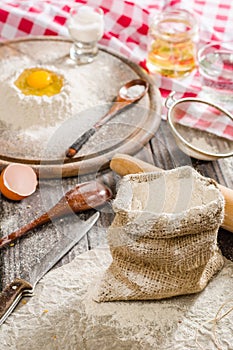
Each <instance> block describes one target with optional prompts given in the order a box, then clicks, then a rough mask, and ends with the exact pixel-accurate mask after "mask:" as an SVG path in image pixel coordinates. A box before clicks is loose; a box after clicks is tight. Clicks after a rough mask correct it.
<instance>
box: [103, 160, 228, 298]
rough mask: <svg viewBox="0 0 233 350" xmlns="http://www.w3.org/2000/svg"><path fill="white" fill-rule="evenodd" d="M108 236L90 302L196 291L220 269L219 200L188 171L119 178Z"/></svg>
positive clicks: (211, 185) (216, 191)
mask: <svg viewBox="0 0 233 350" xmlns="http://www.w3.org/2000/svg"><path fill="white" fill-rule="evenodd" d="M113 208H114V211H115V214H116V215H115V218H114V221H113V223H112V225H111V227H110V228H109V231H108V241H109V246H110V251H111V254H112V258H113V261H112V264H111V265H110V267H109V268H108V269H107V271H106V272H105V274H104V276H103V279H102V281H101V283H100V285H99V287H98V297H97V298H96V301H111V300H131V299H132V300H146V299H161V298H167V297H171V296H175V295H181V294H189V293H195V292H199V291H201V290H202V289H203V288H204V287H205V286H206V285H207V283H208V281H209V280H210V279H211V277H212V276H213V275H214V274H215V273H216V272H217V271H218V270H220V269H221V268H222V266H223V258H222V255H221V252H220V251H219V249H218V247H217V233H218V228H219V226H220V224H221V223H222V220H223V215H224V200H223V197H222V195H221V193H220V191H219V189H218V188H217V186H216V184H215V182H214V181H213V180H211V179H207V178H205V177H203V176H201V175H200V174H198V173H197V172H196V171H195V170H194V169H192V168H191V167H188V166H186V167H181V168H177V169H174V170H170V171H164V172H160V173H146V174H138V175H127V176H125V177H124V178H123V179H122V181H121V183H120V186H119V189H118V193H117V197H116V199H115V201H114V203H113Z"/></svg>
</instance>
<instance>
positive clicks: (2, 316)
mask: <svg viewBox="0 0 233 350" xmlns="http://www.w3.org/2000/svg"><path fill="white" fill-rule="evenodd" d="M32 290H33V287H32V285H31V284H30V283H28V282H27V281H25V280H23V279H20V278H16V279H15V280H14V281H13V282H11V283H10V284H8V285H7V286H6V288H5V289H4V290H3V291H2V292H1V294H0V325H1V324H3V322H4V321H5V320H6V318H7V317H8V316H9V315H10V314H11V312H12V311H13V310H14V308H15V307H16V305H17V304H18V302H19V301H20V299H21V298H22V296H23V295H24V294H26V292H27V293H29V292H30V293H31V294H32Z"/></svg>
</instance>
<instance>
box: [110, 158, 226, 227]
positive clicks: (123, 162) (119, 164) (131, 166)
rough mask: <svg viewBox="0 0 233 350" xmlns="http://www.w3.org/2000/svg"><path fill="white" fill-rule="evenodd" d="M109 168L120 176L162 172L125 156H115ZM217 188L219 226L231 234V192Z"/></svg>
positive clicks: (224, 188)
mask: <svg viewBox="0 0 233 350" xmlns="http://www.w3.org/2000/svg"><path fill="white" fill-rule="evenodd" d="M110 168H111V169H112V170H113V171H115V172H116V173H117V174H119V175H121V176H124V175H127V174H137V173H143V172H147V171H148V172H149V171H162V170H163V169H161V168H157V167H156V166H154V165H152V164H149V163H147V162H144V161H142V160H140V159H137V158H134V157H132V156H129V155H126V154H116V155H115V156H114V157H113V158H112V160H111V162H110ZM218 187H219V189H220V191H221V192H222V195H223V197H224V199H225V211H224V221H223V223H222V225H221V226H222V227H223V228H224V229H225V230H228V231H230V232H233V190H232V189H230V188H227V187H225V186H222V185H219V184H218Z"/></svg>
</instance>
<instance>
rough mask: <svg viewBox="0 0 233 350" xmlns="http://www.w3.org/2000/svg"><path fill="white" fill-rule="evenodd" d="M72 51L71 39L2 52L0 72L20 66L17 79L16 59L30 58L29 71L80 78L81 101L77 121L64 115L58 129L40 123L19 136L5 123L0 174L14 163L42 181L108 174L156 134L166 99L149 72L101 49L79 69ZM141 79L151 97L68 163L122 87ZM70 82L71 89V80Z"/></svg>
mask: <svg viewBox="0 0 233 350" xmlns="http://www.w3.org/2000/svg"><path fill="white" fill-rule="evenodd" d="M70 46H71V41H70V40H69V39H65V38H60V37H29V38H23V39H22V38H21V39H17V40H13V41H8V42H6V43H4V44H2V45H1V46H0V71H2V69H3V63H4V64H6V60H8V61H9V62H14V60H15V62H16V64H15V66H14V70H15V71H14V74H17V59H18V58H19V59H20V58H22V59H25V57H27V59H28V60H29V63H28V65H29V66H30V67H37V66H41V67H55V68H56V70H58V71H59V70H61V71H62V72H64V75H65V78H67V77H69V76H70V75H71V74H72V75H76V76H77V79H76V80H75V85H72V87H71V89H73V90H74V89H75V92H76V94H78V96H80V98H77V101H76V102H75V106H76V107H75V108H76V113H75V115H64V120H62V121H59V124H56V127H55V128H54V127H53V128H48V127H46V125H43V123H42V124H41V123H39V124H38V126H35V127H34V128H33V130H31V129H26V128H22V129H20V130H14V128H13V127H12V128H11V127H9V126H8V125H6V124H4V122H0V135H1V137H0V168H4V167H5V166H6V165H7V164H9V163H11V162H17V163H26V164H29V165H31V166H32V167H33V168H34V169H35V170H36V172H37V173H38V174H39V175H40V177H41V178H53V177H69V176H76V175H78V174H88V173H92V172H96V171H97V170H99V169H102V168H106V167H107V166H108V164H109V160H110V159H111V158H112V156H113V155H114V154H115V153H116V152H121V153H126V154H131V155H132V154H135V153H137V152H138V151H139V150H140V149H141V148H142V147H143V146H144V145H145V144H146V143H147V142H148V141H149V140H150V139H151V138H152V137H153V136H154V134H155V132H156V131H157V129H158V126H159V124H160V111H161V97H160V93H159V90H158V89H157V88H156V87H155V86H154V85H153V84H152V83H151V80H150V78H149V76H148V75H147V73H146V72H144V71H143V70H142V69H141V68H140V67H139V66H138V65H136V64H135V63H132V62H130V61H129V60H127V59H125V58H123V57H121V56H120V55H119V54H117V53H114V52H112V51H110V50H109V49H106V48H102V47H100V50H99V54H98V56H97V58H96V60H94V62H92V63H91V64H87V65H82V66H78V65H76V64H75V63H74V62H73V61H71V60H70V58H69V49H70ZM9 64H10V63H9ZM18 71H20V70H19V69H18ZM66 74H67V76H66ZM11 75H12V69H11ZM139 77H140V78H143V79H145V80H147V81H148V82H149V84H150V88H149V91H148V93H147V94H146V96H144V97H143V99H142V100H141V101H139V103H137V104H135V105H133V106H131V107H130V108H127V109H126V110H125V111H123V112H122V113H120V114H118V115H117V116H116V117H114V118H113V119H112V120H111V121H110V122H109V123H107V124H106V125H105V126H103V127H102V128H101V129H100V130H99V131H98V133H96V134H95V135H94V136H93V137H92V138H91V139H90V140H89V141H88V143H87V144H86V145H84V147H83V148H82V150H81V151H80V153H79V155H78V156H76V157H75V158H73V159H66V158H65V150H66V149H67V148H68V147H69V146H70V145H71V144H72V143H73V142H74V141H75V140H76V138H77V137H78V136H79V135H80V134H81V133H82V132H83V131H85V130H87V129H88V128H89V127H90V126H92V125H93V123H94V122H95V121H96V120H98V118H100V117H101V116H102V115H103V114H105V113H106V112H107V110H108V108H109V107H110V105H111V103H112V102H113V100H114V98H115V97H116V95H117V93H118V90H119V89H120V87H121V86H122V85H124V84H125V83H126V82H127V81H129V80H132V79H136V78H139ZM4 79H6V74H5V77H4ZM9 79H10V77H9ZM67 80H68V83H69V78H67ZM0 81H1V76H0ZM76 103H77V105H76ZM32 113H33V111H32ZM15 117H16V118H17V116H15ZM52 117H53V116H48V118H52Z"/></svg>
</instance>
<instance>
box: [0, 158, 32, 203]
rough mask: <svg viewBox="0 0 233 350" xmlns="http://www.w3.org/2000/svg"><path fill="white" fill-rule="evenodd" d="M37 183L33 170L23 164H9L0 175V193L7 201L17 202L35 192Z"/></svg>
mask: <svg viewBox="0 0 233 350" xmlns="http://www.w3.org/2000/svg"><path fill="white" fill-rule="evenodd" d="M37 184H38V181H37V176H36V173H35V172H34V170H33V169H32V168H31V167H30V166H28V165H24V164H15V163H12V164H9V165H8V166H7V167H6V168H5V169H4V170H3V171H2V173H1V175H0V191H1V193H2V194H3V195H4V196H5V197H6V198H8V199H11V200H14V201H18V200H21V199H23V198H26V197H28V196H30V195H31V194H32V193H34V192H35V190H36V187H37Z"/></svg>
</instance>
